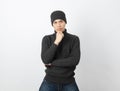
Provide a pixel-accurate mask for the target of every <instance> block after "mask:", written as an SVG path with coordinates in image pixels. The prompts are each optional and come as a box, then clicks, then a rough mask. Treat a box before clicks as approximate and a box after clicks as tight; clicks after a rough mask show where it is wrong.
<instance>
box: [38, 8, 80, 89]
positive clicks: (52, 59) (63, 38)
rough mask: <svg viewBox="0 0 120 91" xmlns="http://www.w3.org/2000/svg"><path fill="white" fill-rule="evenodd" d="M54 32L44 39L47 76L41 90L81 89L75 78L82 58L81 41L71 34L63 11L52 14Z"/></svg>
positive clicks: (44, 60)
mask: <svg viewBox="0 0 120 91" xmlns="http://www.w3.org/2000/svg"><path fill="white" fill-rule="evenodd" d="M51 24H52V26H53V28H54V33H53V34H51V35H46V36H45V37H44V38H43V40H42V52H41V58H42V61H43V63H44V64H45V66H46V70H45V72H46V76H45V78H44V80H43V82H42V84H41V86H40V88H39V91H79V89H78V86H77V84H76V81H75V78H74V75H75V73H74V70H75V68H76V65H77V64H78V63H79V60H80V41H79V38H78V37H77V36H76V35H72V34H69V33H68V32H67V30H66V28H65V25H66V24H67V20H66V16H65V13H64V12H63V11H59V10H58V11H54V12H52V14H51Z"/></svg>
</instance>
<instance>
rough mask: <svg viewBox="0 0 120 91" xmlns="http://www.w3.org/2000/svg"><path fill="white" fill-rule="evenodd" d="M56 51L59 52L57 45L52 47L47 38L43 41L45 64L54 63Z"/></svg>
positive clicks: (42, 53) (42, 55)
mask: <svg viewBox="0 0 120 91" xmlns="http://www.w3.org/2000/svg"><path fill="white" fill-rule="evenodd" d="M56 50H57V45H56V44H54V43H53V44H52V45H51V46H50V40H49V37H47V36H45V37H44V38H43V40H42V51H41V58H42V60H43V62H44V64H49V63H51V62H52V60H53V58H54V55H55V52H56Z"/></svg>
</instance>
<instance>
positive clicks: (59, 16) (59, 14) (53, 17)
mask: <svg viewBox="0 0 120 91" xmlns="http://www.w3.org/2000/svg"><path fill="white" fill-rule="evenodd" d="M56 19H62V20H64V21H65V23H67V20H66V16H65V13H64V12H63V11H60V10H57V11H54V12H52V13H51V24H52V25H53V22H54V20H56Z"/></svg>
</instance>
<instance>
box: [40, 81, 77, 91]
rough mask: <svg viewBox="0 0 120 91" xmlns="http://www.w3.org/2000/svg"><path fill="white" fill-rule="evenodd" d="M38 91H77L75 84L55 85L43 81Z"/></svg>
mask: <svg viewBox="0 0 120 91" xmlns="http://www.w3.org/2000/svg"><path fill="white" fill-rule="evenodd" d="M39 91H79V89H78V86H77V84H76V82H73V83H69V84H56V83H53V82H49V81H46V80H43V82H42V84H41V86H40V88H39Z"/></svg>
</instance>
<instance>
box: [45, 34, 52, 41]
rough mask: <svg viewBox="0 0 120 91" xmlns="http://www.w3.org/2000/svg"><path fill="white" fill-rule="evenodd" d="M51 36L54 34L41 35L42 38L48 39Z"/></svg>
mask: <svg viewBox="0 0 120 91" xmlns="http://www.w3.org/2000/svg"><path fill="white" fill-rule="evenodd" d="M53 36H54V34H49V35H45V36H43V40H48V39H50V38H51V37H53Z"/></svg>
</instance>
